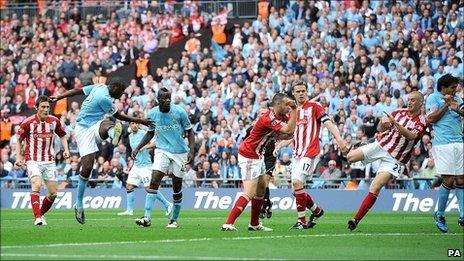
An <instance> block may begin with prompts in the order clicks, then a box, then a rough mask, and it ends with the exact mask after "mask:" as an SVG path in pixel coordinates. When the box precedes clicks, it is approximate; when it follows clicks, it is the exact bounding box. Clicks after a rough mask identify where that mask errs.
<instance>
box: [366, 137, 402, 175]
mask: <svg viewBox="0 0 464 261" xmlns="http://www.w3.org/2000/svg"><path fill="white" fill-rule="evenodd" d="M361 150H362V152H363V154H364V160H363V163H364V164H366V165H367V164H368V163H371V162H374V161H377V160H378V161H380V164H379V168H378V170H377V172H388V173H390V174H392V175H393V176H395V177H398V176H399V175H400V174H401V165H402V164H401V163H400V162H399V161H397V160H396V159H395V158H393V157H392V156H391V155H390V153H388V151H386V150H384V149H383V148H382V147H380V145H379V143H378V142H377V141H376V142H374V143H370V144H367V145H364V146H362V147H361Z"/></svg>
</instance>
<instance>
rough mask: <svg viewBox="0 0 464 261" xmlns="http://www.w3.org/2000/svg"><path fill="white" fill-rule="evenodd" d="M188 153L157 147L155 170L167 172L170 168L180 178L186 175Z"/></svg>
mask: <svg viewBox="0 0 464 261" xmlns="http://www.w3.org/2000/svg"><path fill="white" fill-rule="evenodd" d="M187 157H188V153H180V154H174V153H170V152H167V151H165V150H162V149H155V157H154V162H153V170H157V171H161V172H163V173H165V174H166V173H167V172H168V170H171V171H172V174H174V176H176V177H178V178H183V177H184V176H185V167H184V166H185V164H186V163H187Z"/></svg>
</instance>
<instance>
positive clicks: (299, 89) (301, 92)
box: [292, 80, 308, 104]
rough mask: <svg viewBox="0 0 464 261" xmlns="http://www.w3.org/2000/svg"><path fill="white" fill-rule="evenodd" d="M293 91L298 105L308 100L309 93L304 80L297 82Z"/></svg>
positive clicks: (294, 83)
mask: <svg viewBox="0 0 464 261" xmlns="http://www.w3.org/2000/svg"><path fill="white" fill-rule="evenodd" d="M292 90H293V91H292V92H293V97H295V99H296V102H298V104H302V103H304V102H305V101H307V100H308V91H307V89H306V84H305V82H304V81H303V80H295V81H294V82H293V84H292Z"/></svg>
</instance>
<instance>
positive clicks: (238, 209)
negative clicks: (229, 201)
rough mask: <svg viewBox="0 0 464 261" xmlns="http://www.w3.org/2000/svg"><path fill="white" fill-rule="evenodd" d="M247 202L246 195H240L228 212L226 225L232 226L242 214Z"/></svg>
mask: <svg viewBox="0 0 464 261" xmlns="http://www.w3.org/2000/svg"><path fill="white" fill-rule="evenodd" d="M249 201H250V199H249V198H248V197H247V196H246V195H241V196H240V197H239V198H238V199H237V202H235V205H234V207H233V208H232V209H231V210H230V213H229V216H228V217H227V221H226V224H234V223H235V220H236V219H237V218H238V216H240V214H242V212H243V210H244V209H245V207H246V205H247V204H248V202H249Z"/></svg>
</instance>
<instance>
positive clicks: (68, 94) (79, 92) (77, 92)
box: [50, 89, 84, 102]
mask: <svg viewBox="0 0 464 261" xmlns="http://www.w3.org/2000/svg"><path fill="white" fill-rule="evenodd" d="M76 95H84V91H83V90H82V89H72V90H69V91H67V92H65V93H63V94H61V95H58V96H50V100H51V101H52V102H57V101H59V100H61V99H64V98H68V97H72V96H76Z"/></svg>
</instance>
